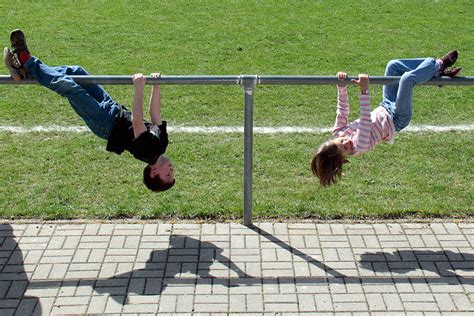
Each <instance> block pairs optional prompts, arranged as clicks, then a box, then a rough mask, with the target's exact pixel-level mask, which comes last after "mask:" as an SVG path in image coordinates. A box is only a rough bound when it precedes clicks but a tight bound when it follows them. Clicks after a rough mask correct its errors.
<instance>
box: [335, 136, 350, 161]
mask: <svg viewBox="0 0 474 316" xmlns="http://www.w3.org/2000/svg"><path fill="white" fill-rule="evenodd" d="M332 141H333V142H334V143H335V144H336V146H337V148H338V149H339V152H340V153H341V154H342V155H343V156H344V157H346V156H349V155H350V154H352V152H353V150H352V141H351V140H350V139H349V137H347V136H342V137H337V138H334V139H333V140H332Z"/></svg>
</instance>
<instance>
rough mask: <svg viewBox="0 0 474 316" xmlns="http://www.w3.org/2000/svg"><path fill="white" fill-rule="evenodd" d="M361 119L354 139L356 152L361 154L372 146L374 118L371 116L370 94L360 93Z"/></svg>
mask: <svg viewBox="0 0 474 316" xmlns="http://www.w3.org/2000/svg"><path fill="white" fill-rule="evenodd" d="M359 103H360V119H359V126H358V128H357V130H356V132H355V135H354V137H353V139H352V143H353V144H354V149H355V154H360V153H363V152H366V151H369V150H370V148H371V146H370V134H371V132H372V120H371V117H370V95H369V94H362V93H361V94H360V95H359Z"/></svg>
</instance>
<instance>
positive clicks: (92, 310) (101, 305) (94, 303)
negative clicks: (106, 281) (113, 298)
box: [87, 295, 108, 314]
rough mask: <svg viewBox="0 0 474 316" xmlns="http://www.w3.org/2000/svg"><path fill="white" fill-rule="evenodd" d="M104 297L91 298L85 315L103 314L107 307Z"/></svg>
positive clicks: (106, 298) (105, 297)
mask: <svg viewBox="0 0 474 316" xmlns="http://www.w3.org/2000/svg"><path fill="white" fill-rule="evenodd" d="M107 300H108V297H107V296H106V295H100V296H92V297H91V299H90V302H89V306H88V308H87V314H103V313H104V312H105V306H106V305H107Z"/></svg>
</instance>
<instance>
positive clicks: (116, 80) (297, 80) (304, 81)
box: [0, 75, 474, 86]
mask: <svg viewBox="0 0 474 316" xmlns="http://www.w3.org/2000/svg"><path fill="white" fill-rule="evenodd" d="M70 77H71V78H73V79H74V80H75V81H76V82H77V83H80V84H107V85H129V84H133V82H132V76H114V75H101V76H92V75H91V76H70ZM242 77H243V76H241V75H229V76H161V77H160V78H157V79H155V78H152V77H151V76H147V77H146V78H147V84H160V85H240V84H242ZM351 79H357V77H348V78H347V79H346V81H345V83H346V84H352V83H351V82H350V80H351ZM399 80H400V77H399V76H371V77H370V84H381V85H393V84H398V81H399ZM338 83H339V80H338V79H337V77H336V76H257V84H260V85H336V84H338ZM0 84H38V82H37V81H36V80H34V79H25V80H21V81H20V82H18V83H17V82H15V81H13V79H11V77H10V76H5V75H0ZM422 84H423V85H435V86H448V85H460V86H470V85H474V76H467V77H455V78H449V77H437V78H432V79H430V80H428V81H427V82H425V83H422Z"/></svg>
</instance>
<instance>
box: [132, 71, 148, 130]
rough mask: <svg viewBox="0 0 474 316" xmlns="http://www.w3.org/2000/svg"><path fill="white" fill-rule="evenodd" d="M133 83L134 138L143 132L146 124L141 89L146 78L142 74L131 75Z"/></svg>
mask: <svg viewBox="0 0 474 316" xmlns="http://www.w3.org/2000/svg"><path fill="white" fill-rule="evenodd" d="M132 78H133V85H134V86H135V95H134V99H133V108H132V127H133V135H134V137H135V139H137V138H138V136H140V135H141V134H142V133H143V132H145V131H146V130H147V129H146V126H145V123H144V122H143V90H144V88H145V83H146V78H145V76H143V74H134V75H133V77H132Z"/></svg>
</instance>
